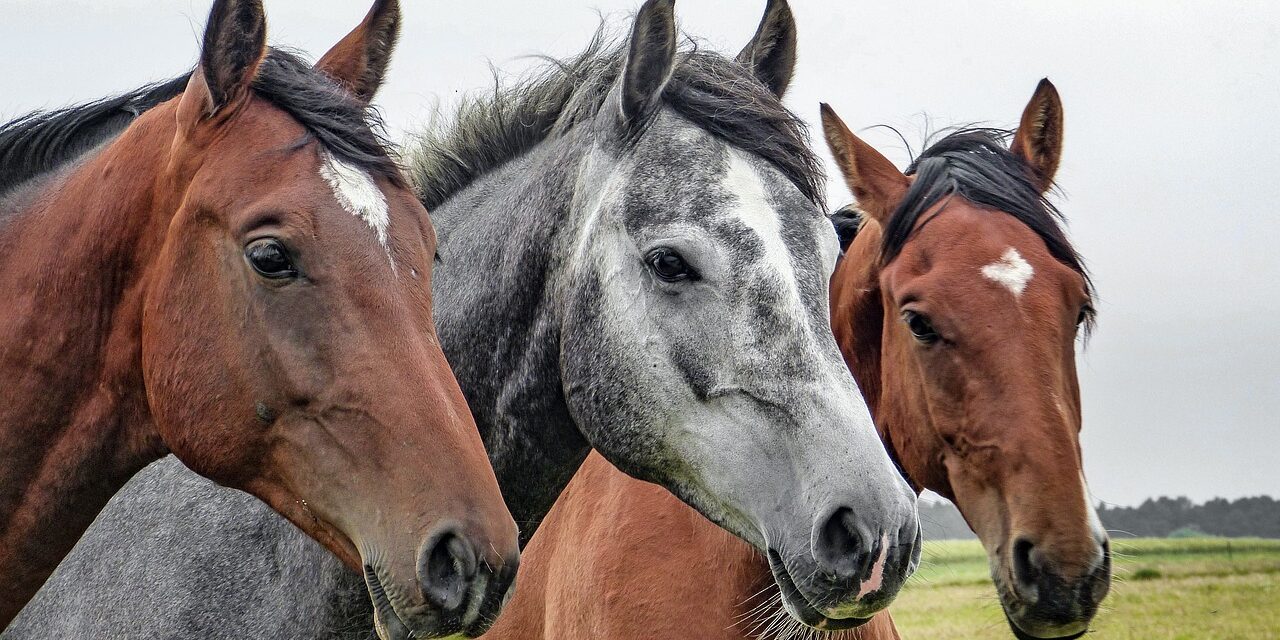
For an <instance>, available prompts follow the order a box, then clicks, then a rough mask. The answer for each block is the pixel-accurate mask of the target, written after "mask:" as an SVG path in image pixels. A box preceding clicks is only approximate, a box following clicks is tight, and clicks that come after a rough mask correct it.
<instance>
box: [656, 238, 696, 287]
mask: <svg viewBox="0 0 1280 640" xmlns="http://www.w3.org/2000/svg"><path fill="white" fill-rule="evenodd" d="M645 262H647V263H648V264H649V268H650V269H653V272H654V273H655V274H657V276H658V277H659V278H662V279H663V280H666V281H667V282H679V281H681V280H697V279H698V273H697V272H696V271H694V270H693V267H690V266H689V264H688V263H687V262H685V261H684V258H682V257H681V256H680V254H679V253H677V252H676V251H675V250H674V249H669V248H667V247H659V248H657V249H654V250H653V251H650V252H649V255H648V256H646V258H645Z"/></svg>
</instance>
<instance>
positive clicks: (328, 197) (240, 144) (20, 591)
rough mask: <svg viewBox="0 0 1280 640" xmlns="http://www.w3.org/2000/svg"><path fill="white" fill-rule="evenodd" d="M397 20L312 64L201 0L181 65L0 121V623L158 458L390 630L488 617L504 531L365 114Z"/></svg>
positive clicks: (382, 15)
mask: <svg viewBox="0 0 1280 640" xmlns="http://www.w3.org/2000/svg"><path fill="white" fill-rule="evenodd" d="M399 16H400V14H399V7H398V5H397V4H396V2H394V0H379V1H378V2H377V3H376V4H375V5H374V7H373V9H372V10H371V11H370V13H369V15H368V17H367V18H366V19H365V21H364V22H363V23H362V24H361V25H360V26H359V27H357V28H356V29H355V30H354V31H353V32H352V33H351V34H350V35H348V36H347V37H346V38H345V39H344V40H343V41H342V42H341V43H340V44H339V45H338V46H337V47H335V48H334V49H333V51H331V52H330V53H329V54H328V55H327V56H326V57H325V58H324V59H322V61H321V63H320V69H318V70H317V69H315V68H313V67H312V66H311V65H310V64H307V63H304V62H302V61H301V60H300V59H299V58H298V57H297V56H295V55H293V54H290V53H286V52H283V51H280V50H276V49H271V48H268V47H267V45H266V17H265V14H264V12H263V8H262V4H261V3H260V2H258V1H256V0H217V1H215V2H214V4H213V8H212V11H211V14H210V17H209V21H208V25H207V28H206V30H205V32H204V39H203V45H202V50H201V53H200V58H199V65H198V66H197V68H196V70H195V71H194V72H192V73H191V74H190V75H189V76H184V77H183V78H180V79H178V80H175V81H172V82H169V83H165V84H164V85H161V86H158V87H150V88H147V89H145V90H143V91H140V92H136V93H134V94H130V95H129V96H126V97H124V98H121V99H114V100H108V101H105V102H103V103H97V104H93V105H88V106H85V107H79V108H72V109H68V110H64V111H61V112H55V113H36V114H33V115H30V116H27V117H25V118H20V119H19V120H17V121H16V122H12V123H9V124H7V125H5V126H4V127H3V128H0V158H3V167H0V175H3V176H4V178H3V179H2V180H0V184H3V185H5V188H6V191H5V192H4V193H3V194H0V297H3V299H4V300H5V304H4V305H3V306H2V307H0V385H3V387H4V389H5V391H4V400H3V402H0V461H3V463H0V627H5V626H8V625H9V623H10V621H11V620H13V618H14V616H15V615H16V614H17V613H18V612H19V610H20V609H22V608H23V605H24V604H26V603H27V601H28V600H29V599H30V598H31V596H32V595H34V594H35V593H36V592H37V590H38V589H39V588H40V586H41V585H42V584H43V583H44V582H45V580H46V578H47V577H48V576H49V575H50V573H51V572H52V571H53V570H54V568H55V567H56V566H57V565H58V562H59V561H60V560H61V559H62V558H63V556H65V555H66V554H67V552H68V551H69V550H70V549H71V548H72V545H74V544H75V542H76V539H77V538H79V537H80V534H81V533H82V532H83V531H84V530H85V529H86V528H87V527H88V526H89V524H90V522H91V521H92V520H93V519H94V516H95V515H97V514H98V512H99V510H100V509H101V508H102V507H103V505H104V504H106V502H107V500H108V498H110V497H111V495H112V494H113V493H115V491H116V490H117V489H118V488H120V487H121V486H122V485H124V484H125V482H126V481H127V480H129V478H130V477H131V476H132V475H134V474H135V472H137V471H138V470H139V469H141V468H143V467H144V466H145V465H146V464H147V463H149V462H151V461H153V460H156V459H158V458H160V457H162V456H164V455H165V454H166V453H170V452H171V453H173V454H174V455H176V456H177V457H178V458H179V459H181V460H182V461H183V462H184V463H185V464H186V465H188V466H189V467H190V468H191V469H192V470H194V471H196V472H198V473H200V474H201V475H203V476H205V477H207V478H210V479H212V480H215V481H217V482H218V483H220V484H222V485H225V486H227V487H233V488H236V489H240V490H243V491H245V492H248V493H249V494H252V495H253V496H255V497H256V498H258V499H261V500H262V501H263V502H265V503H266V504H267V505H270V507H271V508H272V509H274V510H275V511H276V512H278V513H280V514H281V515H283V516H285V517H286V518H288V519H289V521H291V522H292V523H293V524H294V525H296V526H297V527H298V528H300V529H301V530H302V531H303V532H305V533H306V534H307V535H309V536H311V537H312V538H314V539H316V540H318V541H319V542H320V543H321V544H323V545H324V546H325V547H327V548H328V550H329V551H331V552H333V553H334V554H336V555H337V556H338V557H339V558H341V559H342V560H343V561H344V562H345V563H346V565H347V566H349V567H351V568H352V569H355V570H357V571H359V572H361V574H362V580H363V581H364V582H365V583H366V588H367V593H366V594H364V595H362V596H361V597H363V598H365V599H368V598H369V597H370V595H371V596H372V598H373V600H374V604H373V606H374V609H375V611H376V612H377V622H376V625H377V628H378V630H379V633H380V635H381V636H382V637H383V638H384V639H386V640H401V639H404V638H409V637H420V638H421V637H436V636H441V635H454V634H458V633H465V634H470V635H477V634H478V633H480V632H481V631H482V630H483V629H484V628H486V625H487V623H488V622H489V621H490V620H492V618H493V616H494V615H496V611H497V609H498V608H499V606H500V605H501V603H502V602H503V599H504V597H505V596H506V594H507V592H508V590H509V585H510V583H511V581H512V577H513V575H514V571H515V566H516V563H517V558H518V553H519V550H518V543H517V532H516V526H515V523H514V521H513V519H512V517H511V515H510V514H509V513H508V512H507V510H506V508H505V506H504V504H503V501H502V496H501V493H500V489H499V487H498V484H497V481H496V477H495V476H494V474H493V472H492V469H491V468H490V466H489V464H488V460H487V459H486V457H485V453H484V448H483V443H482V441H481V439H480V437H479V433H478V431H477V430H476V426H475V423H474V420H473V419H472V417H471V414H470V413H469V411H468V409H467V406H466V403H465V401H464V398H463V396H462V393H461V391H460V389H459V387H458V384H457V381H456V379H455V378H454V377H453V375H452V373H451V371H450V369H449V367H448V363H447V362H446V360H445V355H444V353H443V352H442V351H441V349H440V346H439V340H438V337H437V335H436V330H435V327H434V325H433V321H432V315H431V306H432V292H431V287H430V283H431V266H432V256H433V255H434V253H435V238H434V235H433V232H432V229H431V227H430V226H429V224H428V223H427V218H426V212H425V211H424V210H423V208H422V205H421V204H420V203H419V202H418V201H417V199H416V198H415V197H414V194H413V191H412V190H411V189H410V188H409V186H408V182H407V180H406V179H405V177H404V176H403V174H402V173H401V171H400V169H399V167H398V166H397V164H396V163H395V162H394V161H393V160H392V159H391V157H390V156H389V155H388V152H387V149H386V147H385V146H384V144H383V142H382V140H381V139H380V138H379V136H378V134H377V133H376V132H375V129H374V128H373V127H372V126H371V124H372V123H371V121H370V120H369V113H368V102H367V99H368V98H369V97H371V96H372V95H373V93H374V92H375V91H376V89H377V87H378V85H379V84H380V83H381V81H382V76H383V73H384V71H385V70H386V67H387V64H388V61H389V57H390V54H391V47H392V45H393V43H394V41H395V37H396V33H397V29H398V25H399ZM147 100H155V101H161V103H160V104H158V105H153V106H152V107H150V108H149V109H147V110H146V112H145V113H142V115H141V116H137V117H135V118H132V119H131V118H128V117H124V118H122V117H121V111H122V110H126V109H130V108H133V107H136V106H137V105H138V104H139V103H140V102H145V101H147ZM113 127H115V128H116V130H115V131H114V132H109V130H110V129H111V128H113ZM121 129H122V130H121ZM81 131H83V132H86V133H87V135H86V136H84V137H81V136H80V135H78V133H80V132H81ZM299 535H301V533H300V534H299ZM230 561H231V562H234V561H235V560H234V558H232V559H231V560H230ZM47 615H48V616H50V617H49V618H45V619H42V620H35V621H34V623H35V624H37V625H41V624H56V618H57V616H58V615H59V612H57V611H56V610H55V611H51V612H48V614H47ZM93 636H94V634H92V633H89V634H83V635H81V636H80V637H93Z"/></svg>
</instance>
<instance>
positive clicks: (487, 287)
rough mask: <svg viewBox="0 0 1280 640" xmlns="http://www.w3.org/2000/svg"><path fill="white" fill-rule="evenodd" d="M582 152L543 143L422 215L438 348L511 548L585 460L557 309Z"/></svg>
mask: <svg viewBox="0 0 1280 640" xmlns="http://www.w3.org/2000/svg"><path fill="white" fill-rule="evenodd" d="M586 144H588V143H587V142H586V141H585V140H583V139H581V138H574V137H570V138H567V139H566V138H561V139H557V140H553V141H548V142H544V143H542V144H541V145H539V146H538V147H536V148H534V149H533V150H531V151H530V152H529V153H527V154H526V155H524V156H523V157H521V158H519V159H517V160H514V161H512V162H510V163H508V164H506V165H504V166H503V167H501V168H499V169H497V170H495V171H493V172H491V173H490V174H489V175H486V176H484V177H482V178H481V179H479V180H477V181H476V182H475V183H473V184H472V185H471V186H470V187H468V188H467V189H465V190H463V191H462V192H460V193H458V194H457V195H455V196H452V197H451V198H449V200H447V201H446V202H445V203H443V204H442V205H441V206H439V207H437V208H436V209H435V210H433V211H432V219H433V221H435V222H436V225H437V232H438V235H439V246H440V255H441V263H440V264H439V265H437V267H436V270H435V273H434V276H433V282H434V286H433V290H434V296H435V308H436V312H435V314H436V323H437V326H438V329H439V332H440V338H441V344H442V346H443V347H444V351H445V354H446V355H447V356H448V358H449V361H450V362H451V363H452V364H453V366H454V373H455V375H456V376H457V378H458V382H459V383H460V384H461V386H462V390H463V394H464V395H465V396H466V398H467V402H468V404H469V405H470V407H471V410H472V413H473V414H474V415H475V419H476V423H477V425H478V426H479V428H480V433H481V437H482V438H483V439H484V443H485V446H486V448H487V450H488V452H489V458H490V460H491V462H492V463H493V467H494V471H495V472H496V473H497V476H498V483H499V485H500V486H501V488H502V493H503V497H504V498H506V502H507V506H508V507H509V508H510V510H511V513H512V515H513V516H514V517H515V519H516V522H517V523H518V524H519V525H520V530H521V534H520V535H521V544H522V545H523V544H524V543H526V542H528V540H529V538H530V536H532V535H533V532H534V531H535V530H536V528H537V526H538V524H539V523H541V521H542V519H543V518H544V517H545V516H546V514H547V512H548V511H550V509H551V505H552V504H554V502H555V500H556V498H557V497H559V495H560V492H561V491H563V489H564V487H565V486H566V485H567V484H568V483H569V479H570V478H572V477H573V474H574V473H575V472H576V471H577V469H578V467H579V466H581V464H582V461H583V460H584V459H585V458H586V455H587V453H588V452H589V451H590V444H589V443H588V442H587V441H586V439H585V438H584V437H583V436H582V434H581V432H580V431H579V430H578V428H577V426H576V424H575V423H574V420H573V417H572V416H571V415H570V412H569V408H568V404H567V402H566V400H565V397H564V392H563V385H562V380H561V371H560V349H561V341H560V317H559V311H560V304H559V303H560V301H559V300H558V296H560V295H561V286H560V285H561V281H562V268H563V265H564V257H565V256H567V255H568V252H569V251H570V250H571V247H572V246H573V245H574V239H575V238H574V235H575V234H574V230H575V229H576V228H577V227H578V226H579V225H578V224H576V221H575V220H574V203H575V202H576V201H578V200H579V198H578V197H577V195H578V194H577V193H576V192H575V191H576V189H577V173H578V172H577V167H578V166H579V165H580V163H581V161H582V160H581V159H582V157H583V156H584V155H585V149H584V148H583V147H584V145H586Z"/></svg>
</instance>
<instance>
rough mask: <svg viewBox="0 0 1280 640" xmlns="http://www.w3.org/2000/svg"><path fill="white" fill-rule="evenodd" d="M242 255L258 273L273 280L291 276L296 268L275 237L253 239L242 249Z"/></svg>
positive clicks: (295, 273)
mask: <svg viewBox="0 0 1280 640" xmlns="http://www.w3.org/2000/svg"><path fill="white" fill-rule="evenodd" d="M244 257H245V259H247V260H248V261H249V266H251V267H253V270H254V271H257V272H258V274H259V275H261V276H262V277H264V278H271V279H273V280H283V279H285V278H293V277H296V276H297V275H298V270H297V268H295V267H294V266H293V261H292V260H291V259H290V258H289V252H288V251H286V250H285V248H284V245H283V244H282V243H281V242H280V241H279V240H276V239H275V238H263V239H261V240H254V241H253V242H251V243H249V246H247V247H245V249H244Z"/></svg>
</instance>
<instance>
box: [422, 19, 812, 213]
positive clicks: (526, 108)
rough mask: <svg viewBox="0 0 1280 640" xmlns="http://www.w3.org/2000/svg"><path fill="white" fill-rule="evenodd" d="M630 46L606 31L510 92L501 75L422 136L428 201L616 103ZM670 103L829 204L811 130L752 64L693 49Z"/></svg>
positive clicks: (681, 62) (670, 91) (678, 72)
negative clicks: (449, 118)
mask: <svg viewBox="0 0 1280 640" xmlns="http://www.w3.org/2000/svg"><path fill="white" fill-rule="evenodd" d="M686 41H687V42H689V43H692V42H694V41H693V40H692V39H691V38H686ZM626 44H627V43H626V42H625V41H620V40H618V39H617V38H614V37H611V36H610V35H609V33H608V31H607V30H606V29H605V27H604V26H602V27H601V28H600V29H599V30H598V31H597V32H596V35H595V37H594V38H593V39H592V41H591V43H590V44H589V45H588V46H587V48H586V49H585V50H584V51H583V52H582V53H580V54H578V55H576V56H573V57H570V58H567V59H564V60H555V59H551V58H547V59H546V64H544V65H543V66H542V67H540V68H539V69H537V70H535V71H534V72H533V73H532V74H531V75H529V76H526V77H524V78H523V79H521V80H518V81H517V82H515V83H514V84H512V85H510V86H504V85H503V83H502V82H501V81H500V80H498V79H496V78H495V83H494V84H495V88H494V90H493V92H492V93H491V94H489V95H485V96H477V97H471V98H468V99H466V100H465V101H464V102H463V104H462V105H461V106H460V107H459V109H458V110H457V112H456V113H455V114H454V116H453V118H452V121H451V122H449V123H448V124H446V125H444V126H438V127H435V128H434V129H433V130H431V131H427V132H423V133H421V134H419V136H418V137H417V140H416V144H415V145H413V148H412V149H411V150H410V151H409V153H408V154H407V160H408V162H409V164H410V173H411V176H412V178H413V180H414V182H415V184H416V187H417V189H418V194H419V198H420V199H421V200H422V201H423V204H425V205H426V206H427V208H428V209H432V208H435V207H438V206H439V205H440V204H442V203H443V202H444V201H445V200H447V199H448V198H449V197H451V196H453V195H454V194H456V193H458V192H459V191H461V190H462V189H464V188H466V187H467V186H468V185H470V184H472V183H473V182H475V181H477V180H478V179H480V178H481V177H482V176H483V175H484V174H486V173H488V172H491V171H493V170H495V169H496V168H498V167H500V166H502V165H504V164H506V163H507V162H509V161H511V160H513V159H515V158H518V157H520V156H522V155H523V154H525V153H527V152H528V151H529V150H530V149H532V148H533V147H535V146H537V145H538V144H540V143H542V142H544V141H547V140H551V139H555V138H558V137H561V136H564V135H566V134H567V133H568V132H569V131H572V130H574V129H577V128H578V127H579V126H580V125H583V124H585V123H588V122H591V121H593V120H595V119H596V117H597V116H598V115H600V114H601V113H602V112H603V111H604V110H605V109H606V108H607V107H608V106H609V105H612V104H614V103H613V101H611V100H610V99H609V97H610V96H611V95H612V94H613V93H614V90H615V88H616V85H617V83H618V79H619V76H620V74H621V72H622V67H623V64H624V61H625V59H626V52H627V47H626ZM663 103H664V105H665V107H666V108H667V109H669V110H671V111H674V112H675V113H678V114H679V115H680V116H682V117H684V118H686V119H687V120H688V121H690V122H691V123H693V124H694V125H695V126H697V127H699V128H700V129H702V130H704V131H707V132H708V133H710V134H712V135H714V136H715V137H717V138H719V139H721V140H724V141H726V142H728V143H730V144H733V145H735V146H738V147H739V148H742V149H743V150H745V151H747V152H749V153H752V154H754V155H758V156H760V157H761V158H763V159H764V160H765V161H767V162H769V163H770V164H772V165H774V166H775V167H776V168H777V169H778V170H779V171H780V172H781V173H782V174H783V175H785V176H786V177H787V178H788V179H789V180H790V181H791V182H793V183H794V184H795V186H796V187H797V188H798V189H799V190H800V191H801V192H802V193H803V194H804V195H805V197H806V198H808V199H809V200H810V201H811V202H813V203H814V204H816V205H817V206H818V207H819V208H822V207H823V206H825V203H824V200H823V185H824V174H823V169H822V167H823V165H822V162H821V160H820V159H819V158H818V157H817V155H816V154H815V153H814V152H813V151H812V149H811V148H810V147H809V139H808V131H807V128H806V126H805V124H804V123H803V121H802V120H801V119H800V118H799V117H797V116H796V115H795V114H794V113H792V112H791V111H789V110H788V109H787V108H786V107H784V106H783V105H782V103H781V101H780V100H779V98H778V97H777V96H776V95H774V93H773V92H772V91H770V90H769V89H768V88H767V87H766V86H765V85H763V84H762V83H761V82H760V81H759V80H758V79H756V78H755V76H754V75H752V73H751V71H750V70H749V69H748V68H747V67H746V66H745V65H742V64H740V63H738V62H736V61H734V60H732V59H730V58H727V57H725V56H723V55H720V54H718V53H713V52H709V51H704V50H701V49H699V48H698V47H697V46H685V47H684V48H682V50H681V51H680V52H679V53H678V62H677V64H676V67H675V70H674V72H673V74H672V77H671V80H670V81H669V82H668V84H667V86H666V88H665V90H664V92H663Z"/></svg>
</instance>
